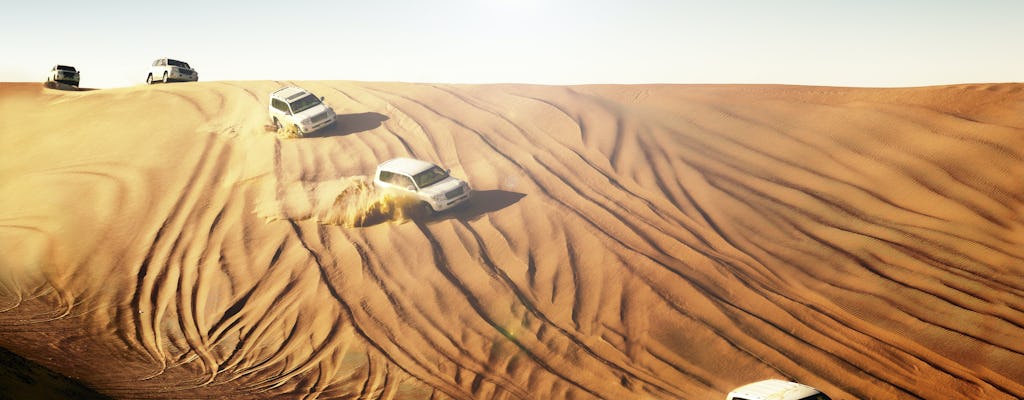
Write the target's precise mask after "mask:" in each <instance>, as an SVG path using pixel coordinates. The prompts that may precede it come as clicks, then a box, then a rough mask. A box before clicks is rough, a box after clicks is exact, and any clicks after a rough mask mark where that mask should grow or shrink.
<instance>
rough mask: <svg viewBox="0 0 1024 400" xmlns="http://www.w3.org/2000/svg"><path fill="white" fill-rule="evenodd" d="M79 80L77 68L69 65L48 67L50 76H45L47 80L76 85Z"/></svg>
mask: <svg viewBox="0 0 1024 400" xmlns="http://www.w3.org/2000/svg"><path fill="white" fill-rule="evenodd" d="M80 80H81V76H80V75H79V72H78V70H76V69H75V67H72V66H70V65H54V66H53V68H52V69H50V76H48V77H46V81H47V82H59V83H63V84H65V85H71V86H78V82H79V81H80Z"/></svg>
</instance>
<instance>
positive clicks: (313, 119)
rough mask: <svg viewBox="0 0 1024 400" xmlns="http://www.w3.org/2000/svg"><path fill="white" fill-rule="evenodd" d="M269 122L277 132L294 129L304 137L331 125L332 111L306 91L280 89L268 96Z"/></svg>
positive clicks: (333, 116)
mask: <svg viewBox="0 0 1024 400" xmlns="http://www.w3.org/2000/svg"><path fill="white" fill-rule="evenodd" d="M269 110H270V120H271V122H273V124H274V127H276V128H277V129H278V131H280V130H282V129H294V130H295V133H296V134H297V135H298V136H305V135H308V134H310V133H313V132H316V131H318V130H320V129H323V128H324V127H326V126H328V125H330V124H333V123H334V119H335V114H334V109H332V108H331V106H329V105H327V103H324V98H323V97H316V96H315V95H313V93H310V92H309V91H308V90H306V89H302V88H299V87H295V86H289V87H286V88H282V89H280V90H277V91H275V92H273V93H271V94H270V108H269Z"/></svg>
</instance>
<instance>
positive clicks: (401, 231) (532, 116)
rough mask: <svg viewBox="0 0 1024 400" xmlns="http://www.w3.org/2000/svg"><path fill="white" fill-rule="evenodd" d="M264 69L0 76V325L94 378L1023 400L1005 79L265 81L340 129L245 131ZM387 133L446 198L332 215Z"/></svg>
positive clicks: (365, 388) (169, 391) (235, 392)
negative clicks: (102, 82)
mask: <svg viewBox="0 0 1024 400" xmlns="http://www.w3.org/2000/svg"><path fill="white" fill-rule="evenodd" d="M285 84H289V82H206V83H198V84H195V83H189V84H175V85H158V86H153V87H142V86H140V87H131V88H123V89H111V90H98V91H90V92H61V91H56V90H50V89H43V88H41V87H40V86H39V85H37V84H0V145H2V148H3V150H2V151H3V155H2V157H0V311H2V312H0V346H2V347H6V348H8V349H11V350H12V351H14V352H16V353H18V354H21V355H23V356H25V357H27V358H29V359H31V360H34V361H37V362H39V363H41V364H43V365H45V366H46V367H49V368H52V369H53V370H55V371H58V372H61V373H64V374H66V375H68V376H70V377H73V378H76V379H80V380H81V381H83V382H85V383H87V384H88V385H89V386H91V387H93V388H96V389H98V390H99V391H101V392H103V393H105V394H108V395H111V396H114V397H123V398H220V397H228V398H235V397H271V396H278V395H282V394H287V395H288V397H294V398H315V397H320V398H378V397H380V398H399V399H422V398H440V399H444V398H456V399H467V398H496V399H520V398H524V399H525V398H536V399H553V398H559V399H560V398H566V399H585V398H608V399H716V398H724V394H725V392H727V391H728V390H729V389H731V388H732V387H734V386H737V385H739V384H743V383H746V382H748V381H753V380H759V379H764V378H769V377H779V378H785V379H793V380H798V381H801V382H804V383H807V384H811V385H814V386H817V387H819V388H822V389H824V390H825V391H827V392H828V393H829V394H831V395H833V398H836V399H869V398H870V399H904V398H925V399H950V398H964V399H1013V398H1020V397H1024V383H1022V382H1024V340H1021V338H1022V337H1024V220H1022V215H1024V86H1022V85H1017V84H998V85H962V86H948V87H929V88H914V89H844V88H821V87H788V86H664V85H661V86H659V85H648V86H587V87H539V86H518V85H494V86H460V85H425V84H405V83H401V84H399V83H394V84H392V83H359V82H298V84H300V85H302V86H304V87H306V88H308V89H311V90H313V91H314V92H316V93H317V94H320V95H324V96H326V98H327V100H328V102H330V103H331V104H332V105H333V106H334V108H335V109H336V111H338V112H339V114H340V117H339V125H338V126H336V127H334V128H333V129H332V130H330V131H327V132H325V133H324V134H322V135H318V136H317V137H310V138H303V139H295V140H278V139H276V138H275V137H274V134H273V133H271V132H268V131H267V130H266V129H265V125H266V124H267V122H268V121H267V120H266V109H265V107H266V102H267V94H268V93H269V92H271V91H272V90H274V89H275V88H278V87H280V86H282V85H285ZM396 156H413V157H417V158H422V159H427V160H431V161H434V162H437V163H439V164H441V165H444V166H446V167H449V168H451V169H452V172H453V174H454V175H456V176H459V177H463V178H466V179H468V181H469V182H470V183H471V184H472V185H473V186H474V188H475V189H476V190H477V191H478V192H477V196H476V198H475V199H474V201H473V203H472V205H471V206H470V207H468V208H466V209H462V210H459V211H457V212H454V213H450V214H443V215H441V216H438V217H436V218H434V219H432V220H429V221H418V222H417V221H404V222H401V221H383V222H382V221H380V220H379V219H378V220H371V221H369V222H367V223H365V224H361V225H366V226H362V227H350V226H345V225H344V224H342V225H338V224H332V223H331V222H334V223H340V221H342V220H345V218H349V217H351V215H349V214H351V213H352V212H351V211H349V212H347V214H346V212H342V211H338V210H337V209H336V208H333V207H334V203H333V199H334V197H336V196H337V195H338V194H339V193H341V192H342V191H344V190H345V189H347V188H350V187H352V186H351V183H352V182H359V181H360V179H365V178H364V177H363V176H365V175H366V174H368V173H370V172H371V171H372V169H373V168H374V166H376V164H377V163H378V162H380V161H383V160H385V159H388V158H391V157H396ZM339 213H340V214H341V216H340V217H339ZM348 225H351V224H348Z"/></svg>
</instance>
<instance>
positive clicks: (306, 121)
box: [302, 118, 313, 125]
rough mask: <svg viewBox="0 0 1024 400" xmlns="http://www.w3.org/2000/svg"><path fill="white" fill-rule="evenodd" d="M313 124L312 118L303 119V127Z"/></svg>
mask: <svg viewBox="0 0 1024 400" xmlns="http://www.w3.org/2000/svg"><path fill="white" fill-rule="evenodd" d="M312 122H313V119H312V118H303V119H302V124H303V125H309V124H310V123H312Z"/></svg>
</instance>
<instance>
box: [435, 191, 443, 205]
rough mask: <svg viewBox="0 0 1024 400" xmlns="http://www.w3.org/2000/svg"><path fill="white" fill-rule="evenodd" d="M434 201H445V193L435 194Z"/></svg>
mask: <svg viewBox="0 0 1024 400" xmlns="http://www.w3.org/2000/svg"><path fill="white" fill-rule="evenodd" d="M433 199H434V201H436V202H438V203H440V202H443V201H444V193H438V194H435V195H434V197H433Z"/></svg>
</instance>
